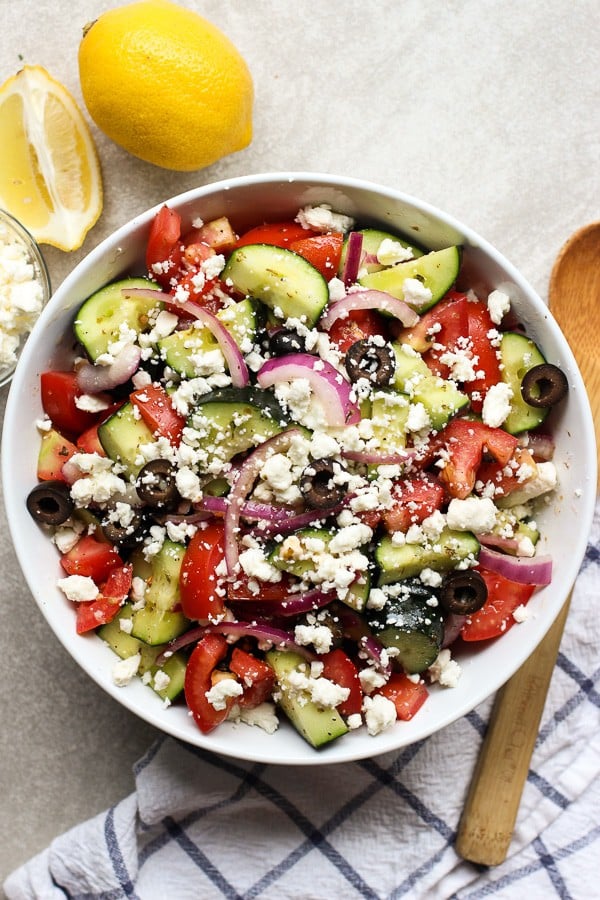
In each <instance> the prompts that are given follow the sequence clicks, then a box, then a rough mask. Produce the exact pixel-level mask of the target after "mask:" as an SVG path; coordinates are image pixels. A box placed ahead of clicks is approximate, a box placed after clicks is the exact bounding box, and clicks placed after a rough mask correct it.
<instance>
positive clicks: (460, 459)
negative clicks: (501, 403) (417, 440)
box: [436, 418, 518, 499]
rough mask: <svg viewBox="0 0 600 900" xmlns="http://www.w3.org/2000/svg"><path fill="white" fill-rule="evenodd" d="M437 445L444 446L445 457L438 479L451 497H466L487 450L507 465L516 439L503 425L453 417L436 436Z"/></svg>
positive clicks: (471, 488) (516, 442) (498, 460)
mask: <svg viewBox="0 0 600 900" xmlns="http://www.w3.org/2000/svg"><path fill="white" fill-rule="evenodd" d="M436 444H437V446H438V447H443V448H444V449H445V452H446V454H447V456H448V459H447V461H446V465H445V466H444V468H443V469H442V470H441V472H440V475H439V478H440V481H442V482H443V484H444V485H445V487H446V490H447V491H448V493H449V494H450V496H451V497H458V498H460V499H464V498H465V497H468V496H469V494H470V493H471V491H472V490H473V486H474V485H475V480H476V478H477V470H478V469H479V466H480V465H481V463H482V460H483V454H484V452H485V451H486V450H487V452H488V453H490V455H491V456H493V457H494V459H495V460H496V461H497V462H499V463H501V464H503V465H506V463H507V462H508V461H509V459H510V458H511V457H512V455H513V453H514V451H515V448H516V446H517V444H518V441H517V438H516V437H514V435H512V434H508V432H506V431H504V430H503V429H502V428H491V427H490V426H489V425H484V423H483V422H479V421H475V420H471V419H465V418H457V419H453V420H452V421H451V422H450V423H449V424H448V425H446V427H445V428H444V430H443V431H441V432H440V434H439V435H438V436H437V438H436Z"/></svg>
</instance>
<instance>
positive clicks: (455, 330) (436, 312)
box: [398, 291, 469, 377]
mask: <svg viewBox="0 0 600 900" xmlns="http://www.w3.org/2000/svg"><path fill="white" fill-rule="evenodd" d="M468 302H469V301H468V300H467V296H466V294H462V293H460V292H459V291H449V292H448V293H447V294H446V296H445V297H443V298H442V300H440V301H438V303H436V304H435V306H432V307H431V309H428V310H427V311H426V312H424V313H423V315H422V316H421V317H420V318H419V321H418V322H417V324H416V325H413V326H412V327H410V328H404V329H403V330H402V331H401V332H400V334H399V335H398V340H399V341H400V342H401V343H403V344H410V346H411V347H413V348H414V349H415V350H418V352H419V353H424V354H427V355H426V357H425V359H426V360H427V358H428V356H429V353H428V351H431V345H432V344H434V343H435V344H442V345H443V346H444V348H445V349H454V348H455V347H456V342H457V340H458V338H459V337H461V336H465V335H466V334H467V325H468V314H467V304H468ZM441 352H443V351H441ZM438 355H439V354H438ZM444 377H446V376H444Z"/></svg>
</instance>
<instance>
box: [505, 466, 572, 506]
mask: <svg viewBox="0 0 600 900" xmlns="http://www.w3.org/2000/svg"><path fill="white" fill-rule="evenodd" d="M557 481H558V477H557V472H556V466H555V465H554V463H553V462H550V461H548V462H540V463H538V464H537V469H536V472H535V474H534V475H533V477H532V478H530V479H529V480H528V481H526V482H525V483H524V484H523V485H522V487H519V488H517V489H516V490H515V491H512V492H511V493H510V494H507V495H506V497H504V498H503V501H502V505H503V506H510V507H513V506H516V505H520V504H522V503H526V502H527V501H528V500H534V499H535V498H536V497H541V496H542V494H546V493H548V491H552V490H554V488H555V487H556V484H557Z"/></svg>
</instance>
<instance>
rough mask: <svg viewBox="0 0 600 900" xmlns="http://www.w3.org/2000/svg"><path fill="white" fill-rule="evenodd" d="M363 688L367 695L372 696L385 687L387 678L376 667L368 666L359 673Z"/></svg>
mask: <svg viewBox="0 0 600 900" xmlns="http://www.w3.org/2000/svg"><path fill="white" fill-rule="evenodd" d="M358 677H359V680H360V684H361V687H362V689H363V691H364V693H365V694H372V693H373V691H375V690H377V688H380V687H383V685H384V684H385V682H386V677H385V675H384V674H383V673H382V672H379V671H378V670H377V669H376V668H375V667H374V666H367V667H366V668H365V669H361V670H360V672H359V673H358Z"/></svg>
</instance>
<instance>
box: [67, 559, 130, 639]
mask: <svg viewBox="0 0 600 900" xmlns="http://www.w3.org/2000/svg"><path fill="white" fill-rule="evenodd" d="M132 579H133V566H131V565H129V564H127V565H125V566H116V567H115V568H114V569H112V570H111V571H110V573H109V575H108V578H107V579H106V581H105V582H104V584H103V585H101V587H100V594H99V595H98V596H97V597H96V599H95V600H92V601H91V602H90V603H79V604H78V605H77V619H76V628H77V634H85V632H86V631H92V629H94V628H97V627H98V626H99V625H106V624H107V623H108V622H112V620H113V619H114V617H115V616H116V615H117V613H118V611H119V610H120V608H121V607H122V606H123V603H124V602H125V600H126V599H127V597H128V595H129V591H130V590H131V582H132Z"/></svg>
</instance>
